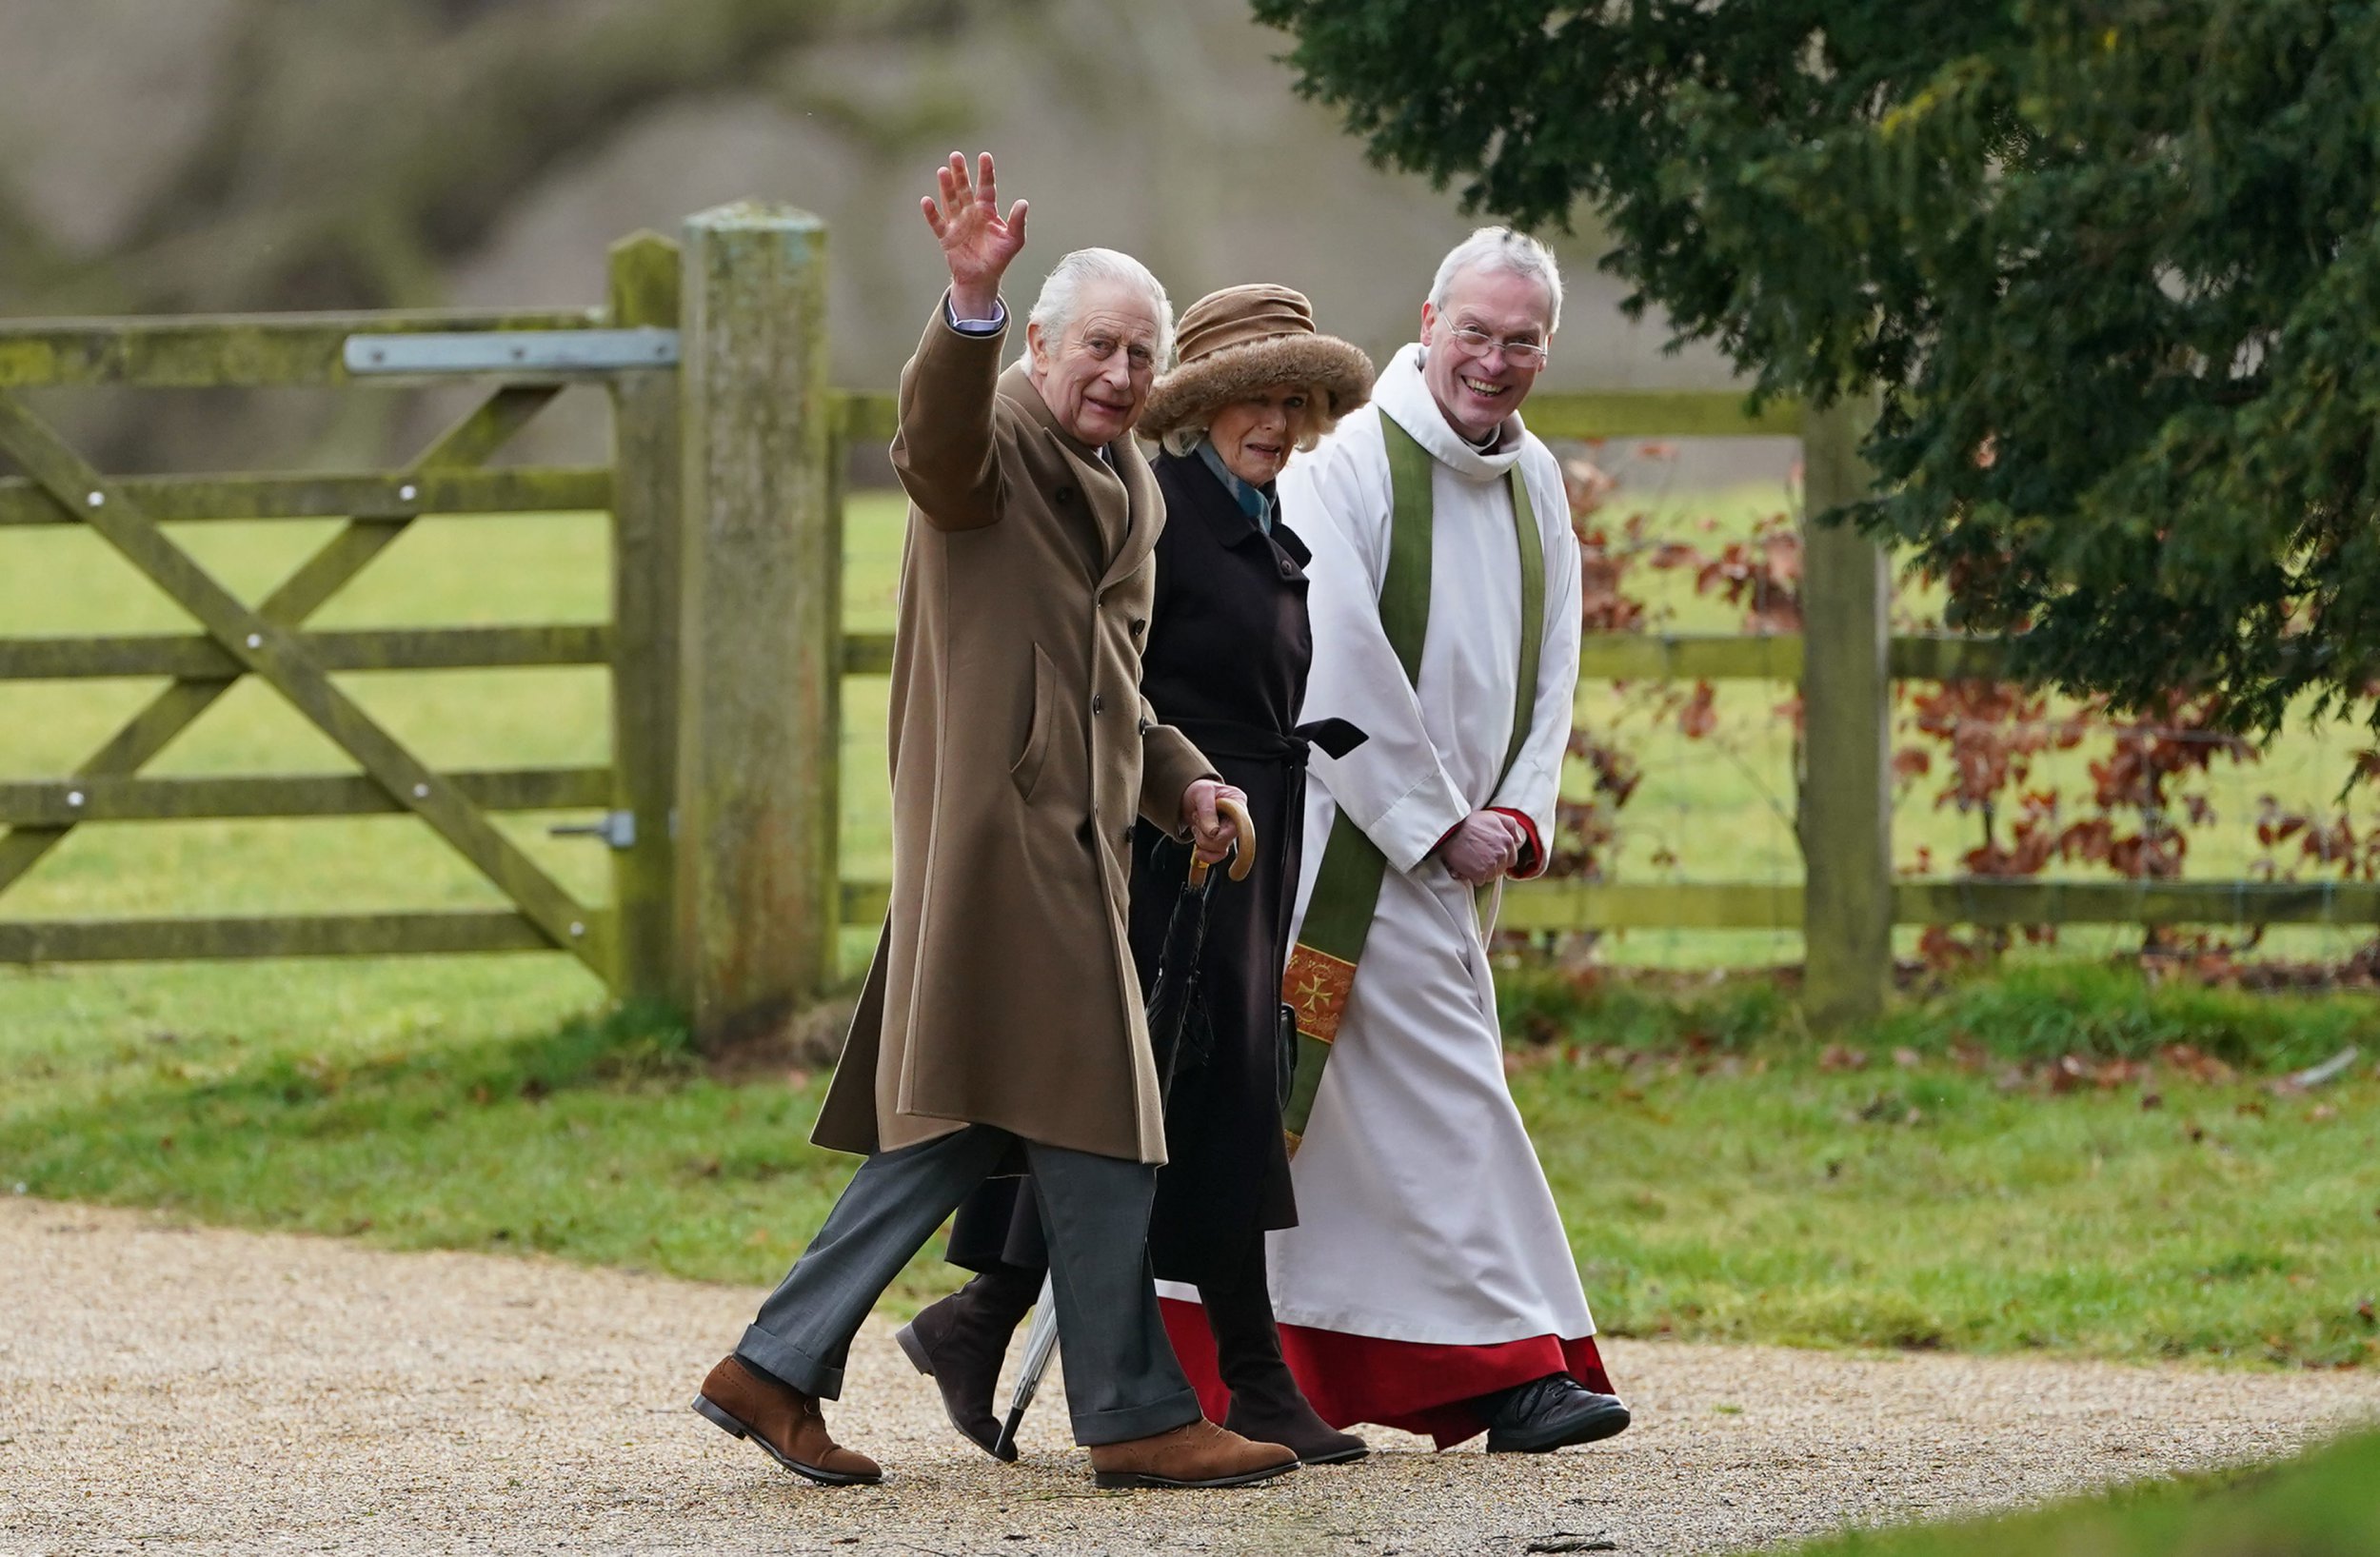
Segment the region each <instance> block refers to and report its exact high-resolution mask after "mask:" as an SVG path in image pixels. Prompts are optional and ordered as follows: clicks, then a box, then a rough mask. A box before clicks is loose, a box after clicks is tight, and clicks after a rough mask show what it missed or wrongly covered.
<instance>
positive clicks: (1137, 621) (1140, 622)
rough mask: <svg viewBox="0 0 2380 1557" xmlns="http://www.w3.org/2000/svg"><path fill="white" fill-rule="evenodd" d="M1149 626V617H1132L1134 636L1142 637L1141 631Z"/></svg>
mask: <svg viewBox="0 0 2380 1557" xmlns="http://www.w3.org/2000/svg"><path fill="white" fill-rule="evenodd" d="M1147 626H1148V621H1147V619H1146V618H1144V617H1134V618H1133V619H1132V636H1133V637H1135V638H1138V637H1140V633H1141V631H1142V629H1144V628H1146V627H1147Z"/></svg>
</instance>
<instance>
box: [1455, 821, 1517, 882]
mask: <svg viewBox="0 0 2380 1557" xmlns="http://www.w3.org/2000/svg"><path fill="white" fill-rule="evenodd" d="M1528 842H1529V834H1528V831H1527V829H1525V828H1523V827H1522V826H1521V825H1520V823H1518V822H1517V821H1515V820H1513V819H1512V818H1510V817H1507V816H1504V815H1503V814H1501V813H1500V812H1495V811H1474V812H1473V813H1471V815H1469V816H1468V817H1465V818H1463V819H1462V820H1461V821H1459V822H1457V823H1456V824H1455V829H1454V831H1453V832H1451V833H1448V834H1447V835H1446V836H1445V837H1444V838H1440V839H1439V840H1438V848H1437V850H1436V851H1435V852H1436V853H1437V855H1438V859H1439V861H1440V862H1441V863H1443V864H1444V865H1445V867H1446V874H1447V875H1449V876H1451V877H1454V878H1455V879H1456V880H1458V881H1460V882H1462V883H1463V884H1464V885H1466V886H1474V887H1483V886H1486V885H1487V884H1488V883H1489V882H1491V881H1493V880H1495V879H1496V878H1497V877H1499V876H1502V875H1505V874H1506V873H1508V872H1509V871H1511V870H1512V869H1513V867H1514V866H1516V865H1517V864H1519V863H1520V851H1521V850H1522V849H1523V848H1525V847H1527V845H1528Z"/></svg>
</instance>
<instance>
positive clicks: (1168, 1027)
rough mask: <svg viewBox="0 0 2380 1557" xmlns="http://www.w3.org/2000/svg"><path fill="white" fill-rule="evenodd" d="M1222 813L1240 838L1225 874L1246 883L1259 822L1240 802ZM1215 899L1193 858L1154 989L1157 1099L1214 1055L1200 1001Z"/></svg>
mask: <svg viewBox="0 0 2380 1557" xmlns="http://www.w3.org/2000/svg"><path fill="white" fill-rule="evenodd" d="M1215 808H1216V810H1218V811H1220V812H1221V813H1222V815H1223V818H1224V819H1225V820H1227V821H1229V822H1230V823H1231V826H1232V832H1233V833H1234V834H1235V835H1236V836H1235V837H1234V838H1233V840H1232V845H1231V853H1230V854H1228V855H1226V856H1224V857H1223V858H1224V871H1225V874H1227V875H1228V876H1229V877H1231V878H1232V879H1233V880H1235V881H1244V880H1246V879H1247V878H1248V872H1250V871H1251V870H1253V869H1255V868H1256V823H1255V822H1254V821H1253V820H1252V819H1251V818H1249V816H1248V813H1247V809H1246V808H1245V807H1243V806H1242V805H1240V802H1239V801H1238V800H1234V799H1229V798H1225V799H1220V800H1218V801H1216V802H1215ZM1214 896H1215V872H1214V871H1213V869H1211V868H1210V867H1209V866H1208V865H1207V863H1206V861H1205V860H1203V859H1200V858H1199V857H1197V856H1196V855H1193V856H1191V857H1190V871H1189V874H1188V875H1187V876H1185V877H1182V882H1181V891H1180V894H1179V895H1178V896H1177V897H1175V898H1174V914H1173V917H1172V918H1170V919H1168V920H1167V921H1166V922H1165V944H1164V945H1163V946H1162V947H1160V948H1159V950H1158V955H1157V978H1156V981H1155V982H1154V983H1152V984H1151V985H1150V987H1149V1006H1148V1012H1149V1017H1148V1019H1149V1050H1150V1053H1151V1054H1152V1055H1153V1056H1154V1057H1155V1059H1156V1061H1157V1085H1158V1096H1159V1098H1160V1100H1162V1099H1165V1098H1170V1097H1171V1096H1172V1095H1173V1091H1174V1077H1175V1076H1177V1075H1180V1074H1182V1073H1183V1072H1185V1071H1195V1070H1197V1069H1198V1068H1199V1067H1200V1066H1201V1065H1203V1064H1205V1063H1206V1061H1207V1056H1208V1055H1210V1054H1213V1053H1214V1052H1215V1030H1214V1028H1213V1027H1212V1026H1210V1025H1209V1023H1208V1021H1207V1015H1206V1008H1205V1004H1204V1002H1203V1001H1201V1000H1200V998H1199V954H1200V952H1201V951H1202V950H1203V949H1204V948H1205V946H1206V908H1207V903H1208V901H1209V900H1210V899H1211V898H1213V897H1214Z"/></svg>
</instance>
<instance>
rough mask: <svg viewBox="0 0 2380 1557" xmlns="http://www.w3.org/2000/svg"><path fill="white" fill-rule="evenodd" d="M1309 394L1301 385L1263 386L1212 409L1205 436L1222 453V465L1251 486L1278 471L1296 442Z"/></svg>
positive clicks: (1277, 473)
mask: <svg viewBox="0 0 2380 1557" xmlns="http://www.w3.org/2000/svg"><path fill="white" fill-rule="evenodd" d="M1310 399H1311V397H1310V396H1309V395H1308V394H1307V392H1306V390H1305V388H1304V387H1303V386H1302V385H1297V384H1286V385H1282V386H1280V387H1278V388H1273V389H1267V390H1265V391H1263V392H1262V393H1260V394H1259V395H1257V396H1256V397H1254V398H1253V399H1250V400H1236V401H1234V402H1232V403H1231V404H1229V405H1226V406H1224V407H1223V408H1222V409H1221V410H1220V411H1218V412H1216V413H1215V420H1214V421H1213V422H1212V423H1210V424H1208V425H1207V429H1206V436H1207V437H1208V439H1209V440H1211V441H1212V442H1213V443H1214V444H1215V452H1216V453H1218V454H1220V455H1221V456H1222V457H1223V468H1224V469H1226V470H1228V471H1230V472H1231V473H1232V474H1233V475H1235V476H1237V477H1239V478H1240V480H1241V481H1243V482H1246V483H1248V484H1249V485H1251V486H1262V485H1263V484H1264V483H1266V482H1269V481H1271V480H1272V479H1273V478H1274V477H1276V476H1278V475H1279V474H1280V467H1281V466H1283V465H1285V464H1287V463H1289V452H1290V450H1292V449H1294V448H1296V447H1297V446H1298V428H1299V425H1301V424H1303V423H1304V421H1305V411H1306V405H1307V403H1308V401H1309V400H1310Z"/></svg>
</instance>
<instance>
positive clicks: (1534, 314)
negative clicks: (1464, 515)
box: [1421, 267, 1554, 443]
mask: <svg viewBox="0 0 2380 1557" xmlns="http://www.w3.org/2000/svg"><path fill="white" fill-rule="evenodd" d="M1457 331H1461V332H1463V333H1464V334H1465V335H1472V336H1485V337H1486V338H1487V344H1486V345H1484V346H1481V345H1475V344H1469V343H1466V342H1465V341H1464V340H1462V339H1460V338H1459V337H1458V335H1457V333H1456V332H1457ZM1553 334H1554V300H1553V297H1552V296H1551V295H1550V294H1549V293H1548V292H1547V290H1546V286H1545V284H1544V283H1543V282H1541V281H1539V280H1537V278H1536V277H1534V276H1524V275H1520V274H1518V273H1517V272H1515V271H1511V270H1506V269H1502V268H1495V269H1490V268H1486V267H1477V268H1473V269H1470V270H1466V271H1464V272H1463V273H1462V274H1460V275H1458V276H1457V277H1456V278H1455V279H1454V280H1453V281H1452V282H1451V283H1449V284H1448V286H1447V288H1446V306H1445V307H1444V309H1442V310H1441V309H1439V308H1437V307H1434V306H1433V305H1430V304H1427V303H1424V304H1423V305H1421V344H1422V345H1423V346H1425V347H1426V348H1427V349H1428V356H1427V358H1426V359H1425V360H1424V362H1423V363H1422V365H1421V378H1422V382H1424V383H1425V384H1428V385H1429V386H1430V398H1431V399H1433V400H1435V401H1437V402H1438V410H1439V411H1441V412H1442V413H1444V415H1445V417H1446V420H1447V422H1448V424H1450V425H1452V426H1453V427H1454V429H1455V430H1456V431H1457V432H1459V433H1461V434H1462V435H1463V436H1464V437H1465V438H1467V439H1469V440H1470V441H1471V442H1473V443H1483V442H1485V441H1486V439H1487V437H1488V435H1489V434H1490V433H1492V432H1494V431H1495V430H1496V429H1497V427H1498V426H1500V425H1501V424H1503V421H1504V419H1505V418H1506V417H1508V416H1510V415H1512V414H1513V413H1514V412H1515V411H1517V410H1518V409H1520V403H1521V402H1522V401H1524V400H1526V399H1528V398H1529V390H1530V388H1531V386H1532V385H1534V384H1536V383H1537V375H1538V374H1539V373H1541V372H1543V371H1544V370H1545V362H1544V359H1543V358H1542V357H1541V356H1540V357H1536V358H1535V359H1534V360H1531V354H1530V353H1528V352H1526V351H1524V352H1523V353H1522V354H1521V356H1520V357H1517V358H1516V357H1515V356H1514V355H1513V354H1512V353H1511V352H1510V351H1508V350H1506V349H1505V345H1506V344H1507V343H1510V344H1511V345H1535V346H1537V348H1538V349H1539V350H1540V351H1541V350H1542V349H1543V348H1544V347H1545V346H1546V345H1549V344H1550V343H1551V341H1552V338H1553Z"/></svg>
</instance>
